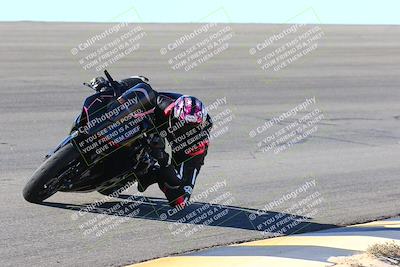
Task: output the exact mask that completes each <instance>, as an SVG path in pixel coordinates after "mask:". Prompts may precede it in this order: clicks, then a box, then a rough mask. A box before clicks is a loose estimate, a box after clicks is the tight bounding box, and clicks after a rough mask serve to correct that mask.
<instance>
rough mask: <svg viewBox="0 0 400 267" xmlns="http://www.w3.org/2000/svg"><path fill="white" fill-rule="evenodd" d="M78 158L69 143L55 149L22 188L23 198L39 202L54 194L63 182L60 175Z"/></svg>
mask: <svg viewBox="0 0 400 267" xmlns="http://www.w3.org/2000/svg"><path fill="white" fill-rule="evenodd" d="M78 158H79V153H78V151H77V150H76V149H75V147H74V146H73V145H72V144H71V143H69V144H67V145H65V146H64V147H62V148H60V149H59V150H58V151H56V152H55V153H54V154H53V155H51V156H50V157H49V158H48V159H47V160H46V161H45V162H43V163H42V165H41V166H40V167H39V168H38V169H37V170H36V171H35V173H34V174H33V175H32V177H31V179H30V180H29V181H28V183H27V184H26V185H25V187H24V190H23V196H24V198H25V200H27V201H29V202H32V203H41V202H42V201H43V200H45V199H47V198H49V197H50V196H52V195H54V194H55V193H56V192H57V191H58V189H59V187H60V185H61V183H62V182H63V181H62V180H63V179H62V177H60V176H62V174H64V173H65V172H67V171H68V170H69V169H70V167H71V164H73V163H74V162H76V161H77V160H78Z"/></svg>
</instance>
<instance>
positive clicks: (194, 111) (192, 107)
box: [171, 95, 207, 126]
mask: <svg viewBox="0 0 400 267" xmlns="http://www.w3.org/2000/svg"><path fill="white" fill-rule="evenodd" d="M171 116H172V117H173V118H174V119H175V120H177V121H179V122H185V123H187V124H191V125H193V126H198V125H203V124H204V123H205V122H206V119H207V111H206V108H205V106H204V104H203V103H202V102H201V101H200V100H199V99H197V98H196V97H194V96H188V95H182V96H180V97H178V98H177V99H176V100H175V105H174V109H173V112H172V113H171Z"/></svg>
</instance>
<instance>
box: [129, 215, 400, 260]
mask: <svg viewBox="0 0 400 267" xmlns="http://www.w3.org/2000/svg"><path fill="white" fill-rule="evenodd" d="M367 227H378V228H379V227H381V228H388V230H390V228H400V220H392V221H376V222H370V223H365V224H358V225H352V226H348V227H343V229H348V228H353V229H354V231H355V233H354V234H356V235H351V234H350V233H351V232H348V231H346V232H345V233H346V235H343V234H342V233H341V232H340V231H333V232H329V231H321V232H312V233H308V234H299V235H291V236H282V237H276V238H269V239H264V240H257V241H251V242H245V243H241V244H234V245H231V246H226V247H225V248H226V249H227V250H229V247H238V246H240V247H255V248H256V247H265V249H266V250H268V247H270V248H271V247H282V249H284V247H285V246H299V247H305V246H314V247H325V248H332V249H344V250H352V251H354V250H358V251H365V250H367V248H368V247H369V246H371V245H373V244H377V243H385V242H388V241H394V242H396V243H397V244H399V245H400V240H397V239H391V238H384V237H376V236H368V235H367V233H366V235H365V236H363V235H360V234H362V231H361V233H360V231H358V232H357V228H360V230H361V229H362V228H367ZM331 265H333V264H331V263H329V262H321V261H314V260H304V259H296V258H284V257H274V256H195V255H193V256H176V257H166V258H160V259H156V260H151V261H147V262H142V263H138V264H133V265H129V266H128V267H160V266H173V267H213V266H216V267H234V266H235V267H236V266H240V267H250V266H251V267H258V266H263V267H264V266H273V267H291V266H295V267H303V266H304V267H314V266H315V267H320V266H321V267H322V266H325V267H326V266H331Z"/></svg>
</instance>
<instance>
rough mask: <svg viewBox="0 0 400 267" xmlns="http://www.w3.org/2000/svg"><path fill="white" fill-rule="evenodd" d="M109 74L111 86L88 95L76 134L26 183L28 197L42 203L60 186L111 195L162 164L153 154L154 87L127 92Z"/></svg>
mask: <svg viewBox="0 0 400 267" xmlns="http://www.w3.org/2000/svg"><path fill="white" fill-rule="evenodd" d="M104 74H105V76H106V78H107V80H108V82H109V84H110V85H111V89H109V90H104V91H96V93H94V94H93V95H91V96H89V97H87V98H86V99H85V101H84V103H83V107H82V111H81V113H80V115H79V116H78V117H77V118H76V119H75V122H74V123H73V127H72V129H71V132H70V134H69V135H68V136H67V137H66V138H65V139H64V140H63V141H62V142H61V143H60V144H59V145H58V146H57V147H56V148H55V149H54V150H53V151H51V152H50V153H49V154H48V155H46V157H45V161H44V162H43V163H42V164H41V166H40V167H39V168H38V169H37V170H36V171H35V172H34V173H33V175H32V177H31V178H30V179H29V181H28V183H27V184H26V185H25V187H24V189H23V197H24V198H25V200H27V201H29V202H32V203H41V202H43V201H44V200H45V199H47V198H49V197H50V196H52V195H53V194H55V193H56V192H58V191H60V192H92V191H98V192H100V193H101V194H105V195H110V194H112V193H114V192H116V191H117V190H119V189H120V188H123V187H124V186H125V185H126V184H128V183H134V182H135V181H137V180H138V179H139V178H140V177H142V176H145V175H146V174H147V173H148V171H149V170H150V169H151V168H153V169H154V168H157V164H156V161H154V160H153V159H152V157H151V156H150V155H149V153H150V146H149V142H150V139H149V135H150V133H151V132H152V131H154V130H155V129H154V125H153V124H152V119H151V114H150V113H151V112H149V111H151V109H152V107H153V105H152V103H154V101H155V100H154V99H155V95H154V92H153V91H152V90H148V89H146V88H142V87H140V88H136V87H133V88H130V89H129V93H128V94H122V90H121V84H120V83H118V82H117V81H114V80H113V78H112V77H111V75H110V74H109V73H108V72H107V70H105V71H104ZM85 85H88V84H85ZM88 86H89V87H90V85H88ZM92 89H94V88H92Z"/></svg>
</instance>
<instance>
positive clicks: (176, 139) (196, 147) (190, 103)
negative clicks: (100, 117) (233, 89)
mask: <svg viewBox="0 0 400 267" xmlns="http://www.w3.org/2000/svg"><path fill="white" fill-rule="evenodd" d="M148 81H149V80H148V79H147V78H146V77H144V76H135V77H131V78H128V79H123V80H121V81H120V82H118V83H117V84H118V85H119V87H120V91H121V96H120V97H119V98H118V102H119V103H120V104H123V103H125V102H126V101H127V99H128V98H129V95H130V94H131V93H132V91H135V90H138V89H139V90H140V89H145V90H152V91H153V92H154V95H155V96H156V97H155V100H154V101H153V103H152V106H153V108H152V109H151V110H149V112H148V113H147V114H150V115H151V117H150V120H152V123H153V124H154V131H152V133H150V135H149V137H150V138H149V139H150V143H149V146H150V148H151V152H150V155H151V156H152V157H153V158H154V159H155V160H156V161H157V167H158V168H154V169H150V170H149V172H148V173H147V175H146V176H145V177H137V178H138V190H139V191H140V192H144V191H145V190H146V189H147V188H148V187H149V186H150V185H152V184H154V183H158V186H159V188H160V189H161V190H162V191H163V192H164V194H165V196H166V198H167V199H168V202H169V204H170V205H171V206H180V207H184V206H185V205H186V204H187V201H188V200H189V199H190V196H191V194H192V191H193V188H194V185H195V183H196V178H197V176H198V174H199V172H200V169H201V166H202V165H203V164H204V159H205V157H206V155H207V150H208V145H209V132H210V130H211V128H212V120H211V117H210V116H209V115H208V114H207V111H206V108H205V106H204V104H203V103H202V102H201V101H200V100H199V99H197V98H196V97H193V96H188V95H182V94H178V93H161V92H157V91H155V90H154V89H152V88H151V86H150V85H149V83H148ZM90 86H91V87H92V88H93V89H95V90H96V91H102V90H108V89H109V88H110V86H111V85H110V84H109V82H108V81H107V80H106V79H104V78H103V77H97V78H94V79H93V80H92V81H91V82H90ZM165 139H167V140H168V142H169V144H170V146H171V150H172V155H171V156H172V157H171V159H170V157H169V154H168V153H167V152H166V151H165V149H166V146H165Z"/></svg>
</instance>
